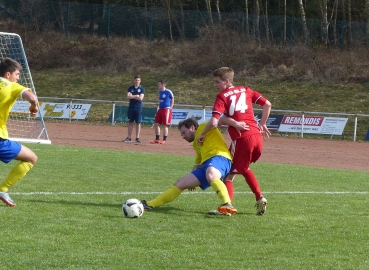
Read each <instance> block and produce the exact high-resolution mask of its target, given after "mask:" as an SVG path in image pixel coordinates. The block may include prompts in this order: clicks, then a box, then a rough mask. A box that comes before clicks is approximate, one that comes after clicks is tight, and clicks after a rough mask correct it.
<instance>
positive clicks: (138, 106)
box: [123, 75, 145, 143]
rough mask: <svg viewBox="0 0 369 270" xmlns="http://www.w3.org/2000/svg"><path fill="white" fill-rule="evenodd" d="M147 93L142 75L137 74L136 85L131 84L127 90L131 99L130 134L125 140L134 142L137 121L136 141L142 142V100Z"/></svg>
mask: <svg viewBox="0 0 369 270" xmlns="http://www.w3.org/2000/svg"><path fill="white" fill-rule="evenodd" d="M144 95H145V88H143V87H142V86H141V77H140V75H136V76H135V77H134V85H132V86H130V87H129V88H128V91H127V98H128V99H129V106H128V112H127V115H128V136H127V138H125V139H124V140H123V142H126V143H130V142H132V131H133V122H136V141H135V143H141V141H140V132H141V122H142V100H143V98H144Z"/></svg>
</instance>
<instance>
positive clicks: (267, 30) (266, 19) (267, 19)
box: [265, 0, 269, 43]
mask: <svg viewBox="0 0 369 270" xmlns="http://www.w3.org/2000/svg"><path fill="white" fill-rule="evenodd" d="M265 32H266V33H265V35H266V40H267V42H268V43H269V18H268V0H265Z"/></svg>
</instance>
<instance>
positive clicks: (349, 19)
mask: <svg viewBox="0 0 369 270" xmlns="http://www.w3.org/2000/svg"><path fill="white" fill-rule="evenodd" d="M351 18H352V17H351V0H347V20H348V22H347V34H348V44H349V45H350V44H351V43H352V25H351Z"/></svg>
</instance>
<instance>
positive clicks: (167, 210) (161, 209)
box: [5, 200, 185, 214]
mask: <svg viewBox="0 0 369 270" xmlns="http://www.w3.org/2000/svg"><path fill="white" fill-rule="evenodd" d="M29 202H33V203H47V204H51V203H52V204H60V205H71V206H73V205H76V206H81V205H82V206H96V207H113V208H119V209H122V204H112V203H93V202H80V201H66V200H58V201H47V200H29ZM5 206H6V205H5ZM170 211H176V212H185V210H183V209H181V208H176V207H171V206H164V207H159V208H156V209H155V210H151V211H145V213H165V214H174V213H171V212H170Z"/></svg>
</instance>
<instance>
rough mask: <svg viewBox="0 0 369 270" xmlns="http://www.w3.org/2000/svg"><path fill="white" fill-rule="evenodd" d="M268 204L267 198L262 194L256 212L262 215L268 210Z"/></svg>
mask: <svg viewBox="0 0 369 270" xmlns="http://www.w3.org/2000/svg"><path fill="white" fill-rule="evenodd" d="M267 204H268V201H267V199H265V198H264V197H263V196H261V197H260V199H259V200H258V201H257V202H256V204H255V207H256V214H257V215H258V216H261V215H263V214H264V213H265V212H266V207H267Z"/></svg>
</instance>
